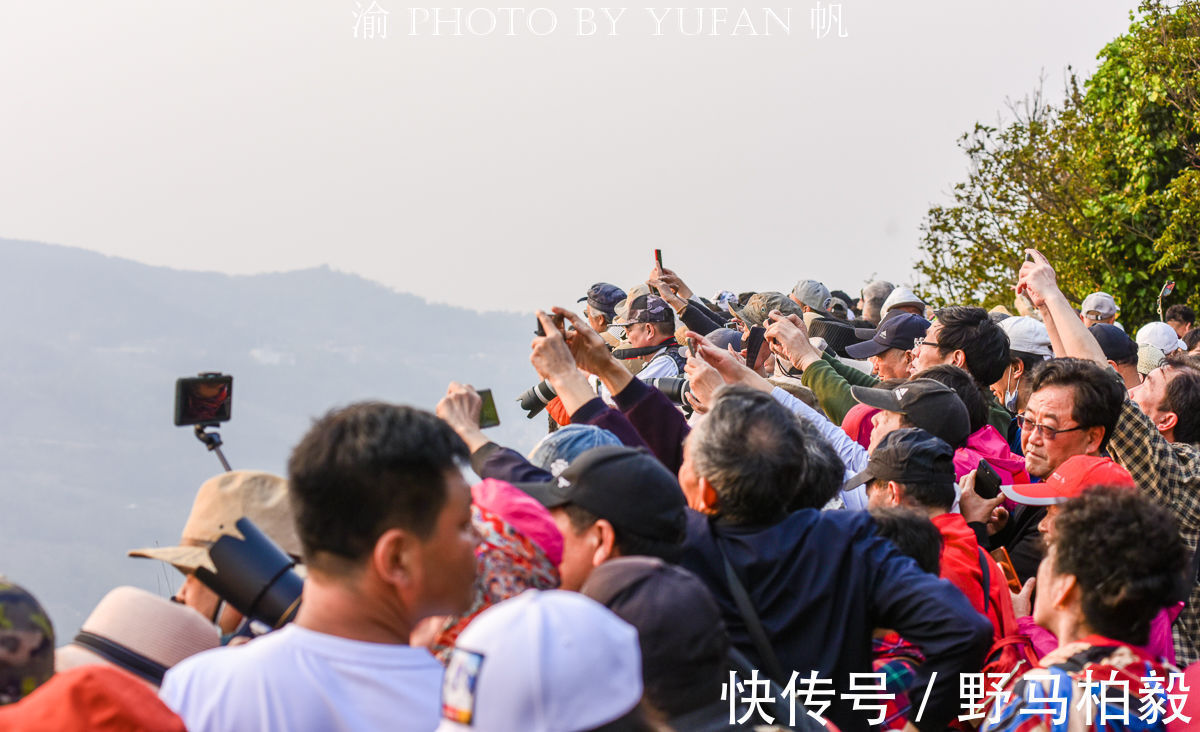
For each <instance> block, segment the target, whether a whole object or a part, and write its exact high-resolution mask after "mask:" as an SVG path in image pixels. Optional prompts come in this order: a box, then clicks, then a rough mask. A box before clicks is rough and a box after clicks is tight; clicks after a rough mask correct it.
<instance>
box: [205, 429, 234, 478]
mask: <svg viewBox="0 0 1200 732" xmlns="http://www.w3.org/2000/svg"><path fill="white" fill-rule="evenodd" d="M216 426H217V423H216V422H207V423H205V424H198V425H196V439H197V440H200V441H201V442H203V443H204V445H205V447H207V448H208V451H209V452H215V453H217V459H218V460H220V461H221V466H222V467H223V468H225V472H226V473H231V472H233V468H231V467H229V461H228V460H226V459H225V453H223V452H221V445H222V442H221V435H220V434H219V433H217V432H206V431H205V430H207V429H208V428H209V427H214V428H215V427H216Z"/></svg>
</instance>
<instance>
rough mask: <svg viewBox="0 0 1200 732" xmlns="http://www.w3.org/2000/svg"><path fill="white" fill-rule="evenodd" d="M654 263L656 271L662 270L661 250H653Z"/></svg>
mask: <svg viewBox="0 0 1200 732" xmlns="http://www.w3.org/2000/svg"><path fill="white" fill-rule="evenodd" d="M654 263H655V264H657V265H658V269H659V270H660V271H661V270H662V268H663V266H662V250H661V249H655V250H654Z"/></svg>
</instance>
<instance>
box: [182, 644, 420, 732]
mask: <svg viewBox="0 0 1200 732" xmlns="http://www.w3.org/2000/svg"><path fill="white" fill-rule="evenodd" d="M442 672H443V668H442V665H441V664H440V663H438V662H437V660H436V659H435V658H434V657H433V656H432V655H430V654H429V652H428V651H426V650H425V649H423V648H412V647H410V646H402V645H392V644H389V643H367V642H364V641H356V640H349V639H347V638H340V637H338V636H333V635H327V634H325V633H317V632H315V631H312V630H307V629H305V628H301V627H299V626H297V625H295V624H292V625H288V626H287V627H285V628H283V629H282V630H278V631H276V632H274V633H270V634H269V635H266V636H263V637H261V638H257V639H255V640H253V641H251V642H250V643H247V644H246V645H244V646H236V647H233V648H216V649H213V650H211V651H205V652H204V653H200V654H197V655H195V656H193V657H191V658H189V659H187V660H185V661H183V662H182V663H180V664H179V665H178V666H175V667H174V668H172V669H171V670H169V671H168V672H167V675H166V678H165V679H164V680H163V685H162V689H161V690H160V691H159V696H160V697H162V700H163V702H165V703H166V705H167V706H168V707H170V708H171V709H173V710H175V712H176V713H177V714H178V715H179V716H180V717H182V718H183V722H184V724H186V725H187V728H188V730H190V732H232V731H234V730H261V731H262V732H267V731H268V730H281V731H282V730H286V731H287V732H303V731H305V730H312V731H313V732H317V731H320V732H333V731H334V730H345V731H346V732H350V731H351V730H353V732H360V731H369V730H434V729H436V728H437V725H438V721H439V719H440V718H441V691H442Z"/></svg>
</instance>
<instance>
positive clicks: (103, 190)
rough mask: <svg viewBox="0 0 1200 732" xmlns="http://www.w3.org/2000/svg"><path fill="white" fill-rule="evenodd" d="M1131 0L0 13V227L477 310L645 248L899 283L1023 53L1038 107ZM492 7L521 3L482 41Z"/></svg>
mask: <svg viewBox="0 0 1200 732" xmlns="http://www.w3.org/2000/svg"><path fill="white" fill-rule="evenodd" d="M1134 4H1135V2H1134V0H1055V1H1054V2H1047V1H1046V0H926V1H925V2H902V1H901V0H844V2H842V3H840V7H839V9H840V15H841V31H842V33H843V34H844V35H845V37H838V36H839V33H838V29H837V28H836V27H834V26H832V25H831V26H830V28H829V30H830V31H831V32H830V33H829V34H828V35H827V36H825V37H823V38H817V37H816V35H817V34H816V32H815V31H814V30H813V29H812V27H811V20H812V17H811V11H812V9H813V8H816V7H817V3H815V2H812V3H798V4H795V5H794V6H791V9H792V12H791V32H790V34H783V33H782V32H781V31H780V29H779V26H778V25H775V26H773V27H772V31H773V32H772V34H771V35H770V36H764V35H757V36H753V35H749V30H748V29H747V28H745V27H742V28H741V34H740V35H738V36H736V37H734V36H730V35H729V33H730V32H731V31H732V30H733V29H734V28H733V24H734V21H735V20H736V19H737V17H738V15H739V13H740V11H741V9H742V8H743V7H745V8H747V9H748V11H749V15H750V17H751V18H752V22H753V23H754V24H755V28H754V30H755V31H757V32H759V33H760V34H761V33H762V32H763V31H764V30H765V24H764V23H762V22H761V21H762V17H763V12H762V8H764V7H770V8H772V9H774V10H775V11H776V14H777V15H779V16H785V17H786V14H787V8H788V7H789V6H787V5H765V4H761V5H755V6H750V5H746V6H743V5H728V6H723V7H724V8H725V9H726V10H727V15H728V17H729V21H728V22H727V23H726V25H725V26H724V27H723V29H722V31H721V33H719V34H718V35H716V36H713V35H704V36H700V37H691V36H689V37H685V36H683V35H681V33H680V28H679V24H678V18H677V17H676V15H670V16H668V17H667V18H666V20H665V21H664V22H663V24H662V35H654V32H655V22H654V20H653V19H652V18H651V16H650V14H649V13H647V11H646V9H645V8H646V7H647V6H646V5H640V6H633V5H628V6H625V7H627V8H628V10H626V12H625V14H624V15H623V16H622V18H621V20H620V21H619V22H618V23H617V35H615V36H610V35H601V34H597V35H594V36H581V35H578V33H577V25H576V15H577V14H576V11H575V8H576V7H587V8H591V9H596V8H601V7H611V8H619V7H622V6H621V5H620V4H619V3H612V2H609V3H606V4H605V5H600V4H595V5H588V4H586V3H577V4H571V5H563V6H562V7H558V6H555V5H551V4H543V5H536V4H528V5H523V6H518V5H515V4H511V3H504V4H495V5H483V4H477V5H462V7H463V8H464V9H465V10H464V12H466V11H468V10H471V9H479V10H477V12H476V13H475V15H474V16H473V17H474V20H475V25H474V29H475V30H476V31H479V32H480V33H481V34H480V35H470V34H469V30H470V29H469V28H466V27H464V28H463V32H464V35H462V36H453V35H449V34H450V33H452V32H453V27H452V26H450V25H448V24H447V25H443V26H441V31H442V35H437V36H435V35H433V25H432V24H431V23H418V24H417V25H415V26H414V25H413V24H412V22H411V19H412V18H414V17H416V18H417V19H418V20H421V19H423V18H424V16H423V15H422V13H423V12H427V11H428V12H430V13H431V9H432V8H433V7H435V6H418V5H416V4H409V5H400V4H399V3H397V2H393V0H379V2H378V7H379V8H381V9H383V10H386V11H388V13H389V15H388V16H387V18H388V29H387V30H388V34H387V37H386V38H380V37H376V38H374V39H364V38H362V37H360V38H355V37H354V33H355V29H356V28H355V26H356V18H355V13H356V12H361V11H365V10H368V9H369V8H368V6H369V0H367V1H364V2H363V3H362V5H356V3H355V2H354V1H353V0H344V1H343V0H322V2H312V1H306V2H251V3H246V2H244V1H240V0H239V1H238V2H233V1H217V0H208V1H207V2H204V3H182V2H156V3H148V2H129V1H126V0H105V2H95V1H94V0H91V1H88V2H83V1H77V0H60V1H59V2H56V3H54V5H53V6H52V7H49V6H46V5H44V4H41V3H17V2H6V3H3V4H2V5H0V98H3V100H4V110H5V112H4V115H3V122H0V163H2V165H0V237H6V238H24V239H33V240H38V241H45V242H51V243H58V244H66V245H72V246H79V247H84V248H87V249H93V250H96V251H101V252H105V253H107V254H112V255H118V256H122V257H129V258H132V259H136V260H139V261H143V262H148V263H151V264H163V265H170V266H173V267H182V268H197V269H216V270H221V271H225V272H231V273H252V272H262V271H275V270H285V269H295V268H300V267H309V266H313V265H319V264H329V265H330V266H332V267H334V268H337V269H341V270H346V271H351V272H356V273H360V274H362V275H365V276H367V277H370V278H372V279H376V280H379V281H381V282H384V283H386V284H388V285H390V286H392V287H394V288H396V289H398V290H401V291H406V292H412V293H416V294H418V295H421V296H424V297H427V298H429V299H431V300H434V301H438V302H449V303H454V304H458V305H463V306H468V307H476V308H483V309H510V310H529V309H532V308H534V307H539V306H547V305H550V304H553V303H556V302H563V301H565V300H568V299H572V300H573V299H574V296H578V294H580V293H581V292H582V290H584V289H585V288H586V287H587V285H588V284H590V283H591V282H593V281H596V280H600V279H604V280H610V281H613V282H617V283H618V284H621V285H626V284H628V283H631V282H633V281H636V280H638V279H640V278H643V277H644V276H645V274H646V273H647V272H648V270H649V268H650V265H651V263H652V249H653V248H655V247H661V248H662V249H663V251H664V258H665V260H666V264H667V266H669V267H676V268H678V269H679V271H680V273H681V274H682V275H684V277H685V278H686V279H687V280H688V281H689V282H690V283H692V284H693V285H694V286H695V288H696V289H697V290H699V291H701V292H702V293H704V294H711V293H712V291H713V290H715V289H718V288H721V287H725V288H729V289H738V290H742V289H779V290H787V289H788V288H790V287H791V285H792V284H793V283H794V282H795V281H796V280H797V279H800V278H804V277H815V278H819V279H823V280H825V281H826V282H827V283H829V284H830V285H831V286H834V287H842V288H845V289H848V290H850V289H853V288H856V287H858V286H860V285H861V284H862V282H863V281H864V280H865V279H866V278H868V277H869V276H871V275H872V274H873V273H878V274H880V275H883V276H886V277H888V278H891V279H893V281H897V282H901V281H904V282H907V281H909V278H910V274H911V264H912V262H913V260H914V258H915V256H916V244H917V237H918V224H919V222H920V221H921V218H922V216H923V214H924V212H925V211H926V209H927V208H928V206H929V204H930V203H931V202H935V201H942V200H945V198H946V196H947V192H948V191H949V190H950V188H951V186H952V185H953V184H954V183H955V182H956V181H958V180H960V179H961V178H962V177H963V176H964V174H965V170H966V159H965V157H964V156H963V155H962V153H961V152H960V151H959V150H958V148H957V147H956V140H957V138H958V137H959V135H960V134H961V133H962V132H964V131H966V130H968V129H969V128H970V127H971V126H972V124H973V123H974V122H975V121H976V120H983V121H994V120H995V119H996V116H997V114H998V113H999V112H1000V111H1001V110H1002V109H1003V107H1004V103H1005V99H1006V98H1010V97H1019V96H1022V95H1024V94H1026V93H1027V92H1029V91H1030V90H1032V89H1033V88H1034V87H1035V86H1036V85H1037V83H1038V78H1039V75H1040V74H1041V73H1042V71H1043V70H1044V71H1045V73H1046V76H1047V86H1048V87H1049V88H1050V89H1052V90H1053V95H1054V96H1057V94H1058V90H1059V89H1061V82H1062V78H1063V71H1064V69H1065V67H1066V66H1067V65H1073V66H1074V67H1075V68H1076V69H1077V70H1080V71H1083V72H1085V73H1090V71H1091V70H1093V69H1094V67H1095V64H1096V61H1095V56H1096V53H1097V52H1098V51H1099V50H1100V48H1101V47H1102V46H1103V45H1104V44H1105V43H1106V42H1108V41H1109V40H1111V39H1112V38H1113V37H1114V36H1116V35H1118V34H1120V33H1121V32H1122V31H1123V30H1124V29H1125V28H1127V26H1128V24H1129V20H1128V13H1129V10H1130V9H1131V8H1132V7H1133V5H1134ZM714 6H715V4H710V5H708V6H706V7H714ZM825 6H828V3H823V4H822V7H825ZM500 7H508V8H512V7H523V8H527V9H530V10H532V9H533V8H537V7H542V8H545V10H543V11H541V12H540V14H538V15H536V16H531V17H533V18H534V20H535V22H534V23H533V28H532V29H530V28H529V27H528V26H527V25H526V24H525V23H524V22H523V21H521V20H518V21H517V22H516V23H515V28H516V30H517V34H516V35H512V36H510V35H507V34H506V32H507V30H508V27H507V21H506V20H504V18H505V17H506V16H504V15H503V14H496V13H494V12H493V11H494V9H496V8H500ZM694 8H695V6H691V7H690V8H689V9H688V10H687V11H686V15H685V18H686V19H687V25H686V26H685V30H690V26H691V24H692V23H694V22H695V12H696V11H695V10H694ZM48 11H50V12H48ZM616 12H617V11H615V10H614V11H613V13H614V14H615V13H616ZM655 12H656V13H657V14H658V15H659V16H660V17H661V16H662V15H663V12H664V11H663V9H662V8H659V9H658V10H656V11H655ZM552 14H553V15H554V16H555V18H556V19H557V23H558V26H557V28H556V29H555V31H554V32H552V33H550V34H549V35H545V36H539V35H536V34H535V33H542V32H546V30H547V28H548V19H549V18H550V16H551V15H552ZM490 15H497V17H498V18H500V19H501V25H500V27H499V28H498V29H497V30H496V31H495V32H492V33H490V34H488V33H486V31H487V30H488V22H487V21H488V18H489V16H490ZM371 17H372V18H373V19H377V18H378V16H371ZM431 17H432V16H431ZM600 17H603V16H600ZM705 17H706V19H705V32H706V33H709V32H711V26H712V14H711V13H708V12H706V13H705ZM360 20H364V19H360ZM377 27H378V26H377ZM606 28H607V26H606V25H603V24H602V25H601V29H602V32H603V30H604V29H606ZM359 30H361V31H364V33H365V31H366V26H365V25H360V26H359ZM360 35H362V34H360Z"/></svg>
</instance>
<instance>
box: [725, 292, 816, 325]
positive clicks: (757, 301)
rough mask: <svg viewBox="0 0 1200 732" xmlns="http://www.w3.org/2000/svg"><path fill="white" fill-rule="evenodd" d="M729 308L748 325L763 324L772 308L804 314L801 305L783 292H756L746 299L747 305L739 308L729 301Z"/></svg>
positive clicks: (793, 313) (784, 312)
mask: <svg viewBox="0 0 1200 732" xmlns="http://www.w3.org/2000/svg"><path fill="white" fill-rule="evenodd" d="M729 309H730V310H731V311H732V312H733V314H734V315H736V316H737V318H738V320H740V321H742V322H743V323H745V324H746V325H762V324H763V323H765V322H766V320H767V315H768V314H769V313H770V312H771V311H772V310H778V311H779V312H781V313H783V314H784V315H801V316H802V315H804V311H803V310H802V309H801V308H800V306H799V305H797V304H796V303H795V302H794V301H793V300H792V299H791V298H789V297H788V296H787V295H784V294H783V293H782V292H759V293H755V294H754V295H751V296H750V299H749V300H747V301H746V306H745V307H743V308H739V307H737V306H736V305H734V304H733V303H729Z"/></svg>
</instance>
